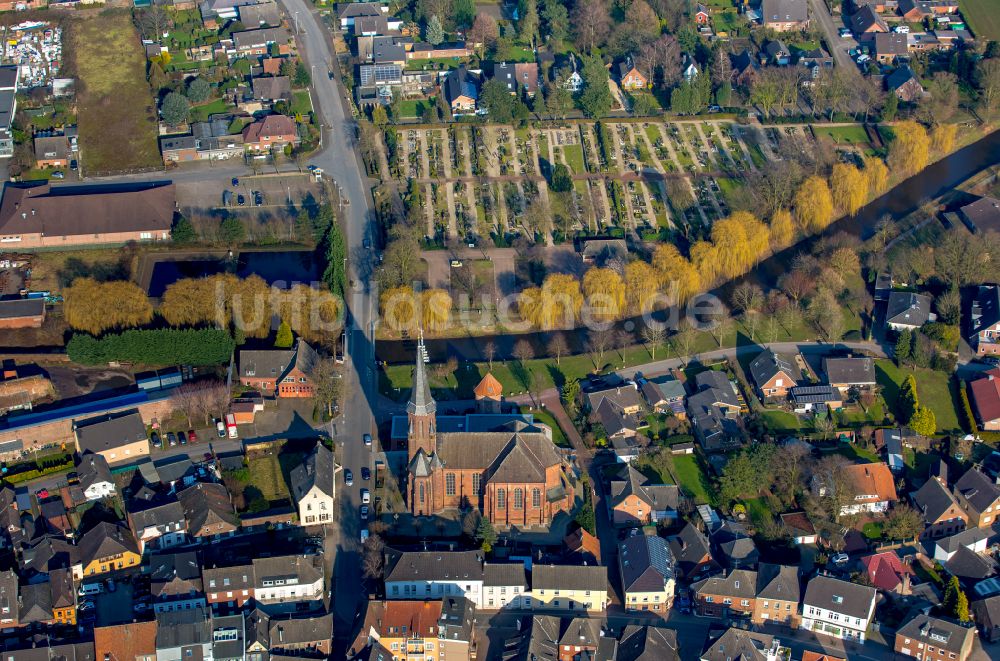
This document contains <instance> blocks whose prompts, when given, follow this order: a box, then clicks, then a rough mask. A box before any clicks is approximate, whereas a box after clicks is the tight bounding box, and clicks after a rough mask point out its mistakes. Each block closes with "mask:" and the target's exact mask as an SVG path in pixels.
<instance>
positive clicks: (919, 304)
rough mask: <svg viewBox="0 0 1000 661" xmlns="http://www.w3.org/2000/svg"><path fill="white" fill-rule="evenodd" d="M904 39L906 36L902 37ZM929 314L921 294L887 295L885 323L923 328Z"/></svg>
mask: <svg viewBox="0 0 1000 661" xmlns="http://www.w3.org/2000/svg"><path fill="white" fill-rule="evenodd" d="M903 36H904V37H905V36H906V35H903ZM930 312H931V299H930V297H929V296H924V295H923V294H915V293H913V292H906V291H894V292H892V293H890V294H889V303H888V308H887V310H886V313H885V320H886V323H895V324H902V325H906V326H923V325H924V324H925V323H927V318H928V316H929V315H930Z"/></svg>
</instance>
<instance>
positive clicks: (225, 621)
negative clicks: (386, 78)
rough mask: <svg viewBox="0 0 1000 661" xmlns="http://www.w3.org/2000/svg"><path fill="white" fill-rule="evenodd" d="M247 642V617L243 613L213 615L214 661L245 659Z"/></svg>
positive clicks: (242, 660) (241, 660) (240, 660)
mask: <svg viewBox="0 0 1000 661" xmlns="http://www.w3.org/2000/svg"><path fill="white" fill-rule="evenodd" d="M246 643H247V639H246V618H245V617H244V615H243V613H237V614H236V615H213V616H212V660H213V661H245V659H246V657H247V644H246Z"/></svg>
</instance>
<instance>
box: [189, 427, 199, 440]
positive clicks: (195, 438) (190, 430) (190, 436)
mask: <svg viewBox="0 0 1000 661" xmlns="http://www.w3.org/2000/svg"><path fill="white" fill-rule="evenodd" d="M188 440H189V441H191V442H192V443H197V442H198V434H195V433H194V430H193V429H189V430H188Z"/></svg>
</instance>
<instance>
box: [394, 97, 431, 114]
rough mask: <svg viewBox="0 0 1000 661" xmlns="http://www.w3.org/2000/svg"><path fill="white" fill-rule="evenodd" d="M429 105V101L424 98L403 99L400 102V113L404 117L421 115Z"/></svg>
mask: <svg viewBox="0 0 1000 661" xmlns="http://www.w3.org/2000/svg"><path fill="white" fill-rule="evenodd" d="M427 105H428V102H427V101H424V100H422V99H403V100H402V101H400V102H399V114H401V115H402V116H403V117H413V118H416V117H420V114H421V112H422V111H423V109H424V107H425V106H427Z"/></svg>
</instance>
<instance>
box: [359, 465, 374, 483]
mask: <svg viewBox="0 0 1000 661" xmlns="http://www.w3.org/2000/svg"><path fill="white" fill-rule="evenodd" d="M361 479H362V480H364V481H365V482H367V481H368V480H370V479H372V472H371V471H370V470H368V467H367V466H362V467H361Z"/></svg>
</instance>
